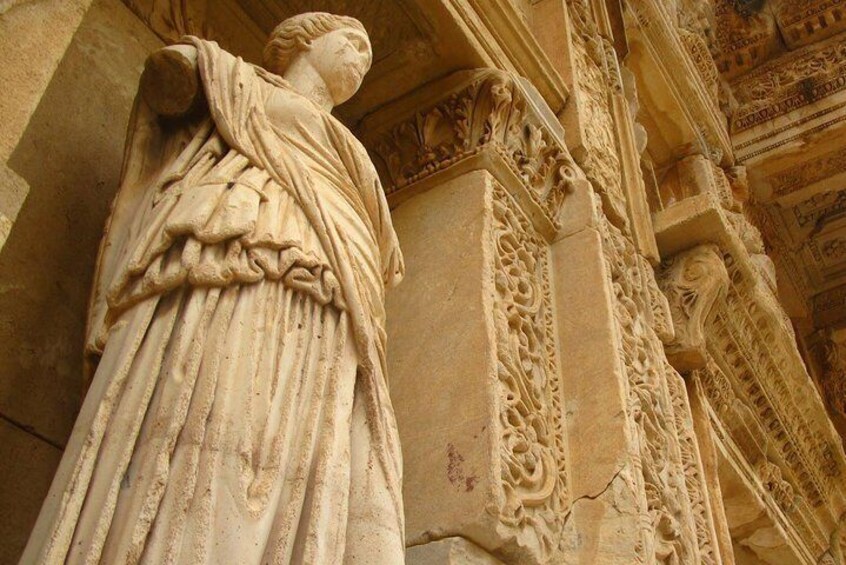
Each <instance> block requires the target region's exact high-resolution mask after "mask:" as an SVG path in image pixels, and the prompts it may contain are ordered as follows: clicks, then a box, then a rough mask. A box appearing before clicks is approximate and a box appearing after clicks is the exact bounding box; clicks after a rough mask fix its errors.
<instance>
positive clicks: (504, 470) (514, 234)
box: [489, 184, 568, 562]
mask: <svg viewBox="0 0 846 565" xmlns="http://www.w3.org/2000/svg"><path fill="white" fill-rule="evenodd" d="M491 205H492V209H493V218H492V221H493V245H494V253H493V254H492V260H493V276H494V288H495V291H496V292H495V297H494V305H495V313H494V320H495V331H496V348H497V380H498V385H499V386H498V389H499V403H500V404H499V424H500V446H501V448H500V450H501V451H500V452H501V473H500V474H501V479H502V497H503V498H502V503H501V504H500V506H499V507H498V508H490V509H489V511H490V512H491V513H493V514H495V515H496V516H497V517H498V519H499V520H500V521H501V523H502V524H503V525H504V526H506V528H507V529H508V530H510V531H511V532H512V535H513V537H514V538H515V539H516V542H517V545H518V546H523V547H529V548H532V549H533V553H534V559H537V560H538V561H539V562H548V561H549V559H550V558H551V557H553V556H554V555H555V554H556V552H557V551H558V550H559V547H558V543H559V539H560V537H561V531H562V529H563V525H564V518H565V516H566V509H567V506H568V498H567V483H566V472H565V464H564V461H565V456H566V453H565V443H564V442H565V436H564V422H563V412H562V406H561V402H562V399H561V389H560V383H559V372H558V367H557V360H556V352H555V338H554V334H553V320H552V304H551V301H552V298H551V292H550V282H549V249H548V245H547V243H546V242H545V241H544V239H543V238H542V237H540V236H539V235H538V234H537V233H536V232H535V230H534V228H533V227H532V224H531V222H530V221H529V219H528V218H527V217H526V216H525V215H524V214H523V213H522V212H521V211H520V209H519V208H518V205H517V202H516V201H515V200H514V198H513V197H512V196H511V195H509V194H508V193H507V192H506V190H505V189H504V188H503V187H502V186H501V185H499V184H495V185H494V189H493V193H492V202H491Z"/></svg>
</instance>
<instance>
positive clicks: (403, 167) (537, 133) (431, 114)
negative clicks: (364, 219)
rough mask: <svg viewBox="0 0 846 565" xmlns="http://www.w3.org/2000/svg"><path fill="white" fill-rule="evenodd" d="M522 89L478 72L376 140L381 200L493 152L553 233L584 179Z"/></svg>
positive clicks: (494, 73)
mask: <svg viewBox="0 0 846 565" xmlns="http://www.w3.org/2000/svg"><path fill="white" fill-rule="evenodd" d="M525 88H527V86H526V85H525V84H523V83H522V82H521V81H520V79H519V78H517V77H515V76H513V75H511V74H509V73H506V72H504V71H498V70H491V69H487V70H481V71H477V72H476V73H475V74H473V75H472V76H471V78H470V79H469V80H468V81H467V82H466V83H463V84H462V85H461V87H460V88H459V89H458V90H457V91H453V92H451V93H450V94H448V95H446V96H445V97H444V98H443V99H442V100H441V101H439V102H437V103H436V104H435V105H433V106H431V107H429V108H428V109H424V110H422V111H418V112H416V113H415V114H414V115H413V116H412V117H411V118H409V119H406V120H404V121H401V122H400V123H398V124H396V125H393V126H392V127H390V128H388V129H387V131H382V132H380V133H378V134H376V136H375V137H374V138H373V139H372V140H371V141H372V143H371V144H370V145H371V146H372V147H373V149H374V152H375V154H376V156H377V157H378V158H379V160H381V162H382V164H383V165H384V166H383V167H382V171H383V173H384V175H383V176H384V178H385V179H386V180H387V183H386V184H387V187H386V191H387V193H388V194H391V193H394V192H397V191H399V190H401V189H403V188H405V187H407V186H409V185H411V184H414V183H415V182H417V181H420V180H422V179H424V178H426V177H428V176H430V175H432V174H434V173H436V172H438V171H441V170H444V169H446V168H447V167H450V166H452V165H455V164H456V163H458V162H460V161H462V160H464V159H466V158H468V157H471V156H473V155H476V154H479V153H481V152H482V151H485V150H491V151H493V152H495V153H496V154H498V155H499V156H500V157H501V158H502V159H503V160H504V162H505V163H506V164H507V165H508V167H509V168H510V169H511V170H512V172H513V173H514V174H515V175H516V176H517V177H518V178H519V179H520V181H521V182H522V183H523V185H524V186H525V187H526V188H527V192H528V194H529V197H530V198H531V199H532V200H533V201H534V202H535V203H536V204H537V205H538V206H539V207H540V209H541V210H542V211H543V213H544V215H545V216H546V218H547V220H548V221H549V222H550V223H551V224H552V225H553V226H556V227H557V226H558V225H559V221H558V216H559V212H560V210H561V207H562V205H563V203H564V199H565V197H566V195H567V194H568V193H569V192H571V191H572V190H573V182H575V181H576V180H577V179H579V178H582V177H583V174H582V172H581V170H580V169H579V167H578V165H576V163H575V161H574V160H573V158H572V157H571V155H570V153H569V151H568V150H567V148H566V146H565V145H564V143H563V140H562V139H561V137H560V133H553V132H552V131H551V130H550V127H549V125H550V124H548V123H546V121H545V118H544V117H543V116H541V115H540V113H539V112H538V111H537V110H536V109H535V107H534V106H533V104H532V102H531V101H530V96H529V95H528V94H527V92H526V91H525Z"/></svg>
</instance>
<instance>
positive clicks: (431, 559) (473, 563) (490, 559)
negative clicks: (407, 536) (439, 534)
mask: <svg viewBox="0 0 846 565" xmlns="http://www.w3.org/2000/svg"><path fill="white" fill-rule="evenodd" d="M405 563H406V565H502V561H500V560H499V559H497V558H496V557H494V556H492V555H491V554H490V553H488V552H487V551H485V550H484V549H482V548H480V547H479V546H477V545H476V544H474V543H473V542H471V541H467V540H466V539H464V538H457V537H453V538H446V539H442V540H437V541H431V542H429V543H426V544H423V545H415V546H413V547H409V548H408V550H407V551H406V554H405Z"/></svg>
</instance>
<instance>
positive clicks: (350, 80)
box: [264, 12, 373, 105]
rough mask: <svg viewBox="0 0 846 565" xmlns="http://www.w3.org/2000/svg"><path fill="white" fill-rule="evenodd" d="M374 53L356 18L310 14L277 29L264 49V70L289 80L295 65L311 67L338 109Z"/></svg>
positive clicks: (317, 13) (362, 75)
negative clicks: (288, 77)
mask: <svg viewBox="0 0 846 565" xmlns="http://www.w3.org/2000/svg"><path fill="white" fill-rule="evenodd" d="M372 61H373V52H372V50H371V47H370V39H369V38H368V36H367V31H366V30H365V29H364V26H363V25H362V24H361V22H360V21H358V20H357V19H355V18H351V17H349V16H336V15H334V14H327V13H324V12H308V13H305V14H299V15H297V16H293V17H291V18H288V19H287V20H285V21H283V22H282V23H280V24H279V25H278V26H276V29H274V30H273V32H272V33H271V34H270V39H269V40H268V42H267V46H266V47H265V48H264V66H265V68H266V69H267V70H269V71H270V72H272V73H276V74H278V75H280V76H285V74H286V73H287V71H288V70H289V69H290V68H291V67H292V65H295V64H300V65H302V64H306V65H309V66H310V67H311V68H312V69H313V70H314V71H315V72H316V73H317V74H318V75H319V76H320V78H322V79H323V82H324V83H325V84H326V87H327V89H328V90H329V94H330V95H331V97H332V100H333V101H334V103H335V105H337V104H341V103H342V102H345V101H346V100H348V99H349V98H350V97H351V96H352V95H353V94H355V93H356V91H357V90H358V88H359V87H360V86H361V81H362V80H363V78H364V75H365V74H366V73H367V71H368V70H369V69H370V64H371V63H372Z"/></svg>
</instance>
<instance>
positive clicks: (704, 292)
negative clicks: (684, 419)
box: [658, 244, 729, 373]
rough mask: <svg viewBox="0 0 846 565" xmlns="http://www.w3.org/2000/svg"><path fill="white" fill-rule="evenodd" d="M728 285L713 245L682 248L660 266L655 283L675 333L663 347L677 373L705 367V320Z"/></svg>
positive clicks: (718, 255)
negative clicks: (661, 294)
mask: <svg viewBox="0 0 846 565" xmlns="http://www.w3.org/2000/svg"><path fill="white" fill-rule="evenodd" d="M728 284H729V276H728V272H727V270H726V266H725V264H724V262H723V257H722V254H721V253H720V250H719V248H718V247H717V246H716V245H714V244H705V245H699V246H697V247H694V248H693V249H690V250H688V251H683V252H682V253H679V254H678V255H675V256H674V257H672V258H670V259H668V260H666V261H665V262H664V264H663V265H662V268H661V273H660V276H659V278H658V285H659V286H660V288H661V290H662V292H663V293H664V295H665V296H666V297H667V300H668V302H669V304H670V313H671V314H672V317H673V325H674V327H675V332H676V335H675V338H674V339H673V340H672V341H670V342H669V343H668V344H667V345H666V346H665V350H666V353H667V359H668V360H669V361H670V363H671V364H672V365H673V367H675V368H676V369H677V370H678V371H679V372H682V373H685V372H689V371H692V370H694V369H699V368H702V367H704V366H705V362H706V349H705V322H706V319H707V317H708V315H709V314H710V312H711V310H712V308H713V307H714V304H715V303H716V302H717V301H718V300H719V299H720V298H721V297H724V296H725V293H726V290H727V289H728Z"/></svg>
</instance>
